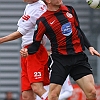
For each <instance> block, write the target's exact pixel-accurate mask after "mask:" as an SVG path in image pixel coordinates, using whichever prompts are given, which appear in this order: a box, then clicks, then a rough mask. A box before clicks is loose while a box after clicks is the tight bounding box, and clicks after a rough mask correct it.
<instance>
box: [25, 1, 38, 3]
mask: <svg viewBox="0 0 100 100" xmlns="http://www.w3.org/2000/svg"><path fill="white" fill-rule="evenodd" d="M23 1H24V2H26V3H34V2H37V1H38V0H23Z"/></svg>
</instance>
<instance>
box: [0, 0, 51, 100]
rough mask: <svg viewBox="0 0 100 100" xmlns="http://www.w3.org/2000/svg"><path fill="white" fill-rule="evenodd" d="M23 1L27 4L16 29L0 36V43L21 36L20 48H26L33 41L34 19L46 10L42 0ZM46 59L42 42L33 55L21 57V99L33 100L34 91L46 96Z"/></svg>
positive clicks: (47, 75) (46, 55)
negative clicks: (44, 86)
mask: <svg viewBox="0 0 100 100" xmlns="http://www.w3.org/2000/svg"><path fill="white" fill-rule="evenodd" d="M24 2H26V3H28V4H27V5H26V8H25V10H24V14H23V16H22V17H21V18H20V19H19V21H18V29H17V31H15V32H13V33H11V34H10V35H7V36H5V37H2V38H0V43H4V42H7V41H11V40H15V39H18V38H20V37H22V48H27V47H29V45H30V44H31V43H32V42H33V35H34V30H35V25H36V20H37V19H38V18H39V17H40V16H41V15H42V14H43V13H44V12H45V11H46V9H47V7H46V5H45V3H44V2H43V1H42V0H24ZM43 41H44V40H43ZM47 61H48V54H47V51H46V49H45V48H44V46H43V45H42V44H41V46H40V48H39V51H38V52H37V53H36V54H35V55H29V56H27V57H26V58H25V57H21V69H22V71H21V88H22V99H23V100H35V97H34V93H35V94H37V95H38V96H40V97H41V98H42V99H43V100H44V99H45V98H46V96H47V94H48V92H47V91H46V90H45V89H44V88H43V85H48V84H49V81H50V80H49V72H48V66H47ZM44 72H45V73H44Z"/></svg>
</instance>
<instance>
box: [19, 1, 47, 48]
mask: <svg viewBox="0 0 100 100" xmlns="http://www.w3.org/2000/svg"><path fill="white" fill-rule="evenodd" d="M46 9H47V7H46V5H45V3H44V2H43V1H42V0H38V1H37V2H35V3H32V4H27V5H26V8H25V10H24V14H23V16H22V17H21V18H20V19H19V21H18V24H17V25H18V29H17V31H19V32H20V33H21V34H22V35H23V36H22V47H24V46H26V45H29V44H31V43H32V42H33V35H34V30H35V24H36V20H37V19H38V18H39V17H40V16H41V15H42V14H43V13H44V12H45V11H46Z"/></svg>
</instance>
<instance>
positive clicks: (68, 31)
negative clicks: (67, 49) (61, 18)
mask: <svg viewBox="0 0 100 100" xmlns="http://www.w3.org/2000/svg"><path fill="white" fill-rule="evenodd" d="M61 31H62V34H63V35H65V36H69V35H70V34H71V33H72V27H71V23H70V22H68V23H65V24H64V25H62V27H61Z"/></svg>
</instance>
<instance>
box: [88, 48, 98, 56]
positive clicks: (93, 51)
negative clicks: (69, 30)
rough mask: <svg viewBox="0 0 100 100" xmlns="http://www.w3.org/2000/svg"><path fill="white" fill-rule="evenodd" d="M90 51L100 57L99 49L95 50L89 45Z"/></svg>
mask: <svg viewBox="0 0 100 100" xmlns="http://www.w3.org/2000/svg"><path fill="white" fill-rule="evenodd" d="M89 51H90V53H91V55H96V56H98V57H100V53H99V52H98V51H97V50H95V49H94V48H93V47H89Z"/></svg>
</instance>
